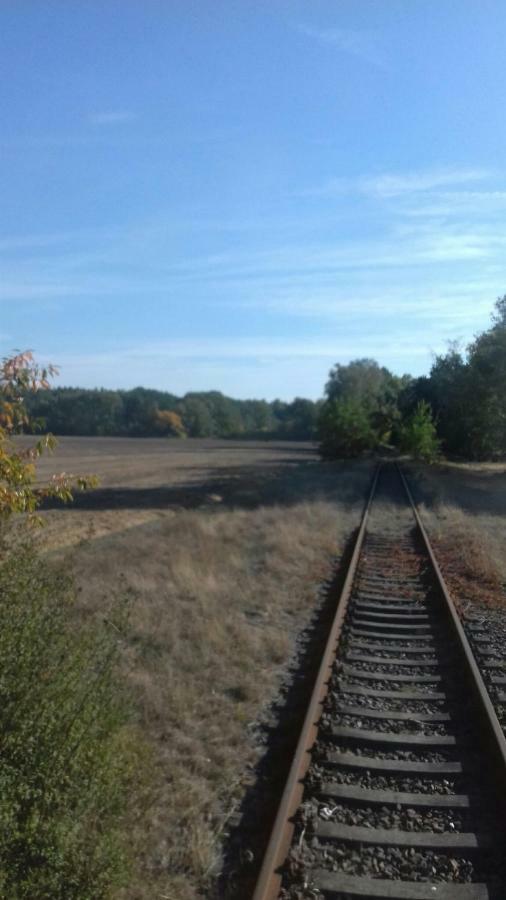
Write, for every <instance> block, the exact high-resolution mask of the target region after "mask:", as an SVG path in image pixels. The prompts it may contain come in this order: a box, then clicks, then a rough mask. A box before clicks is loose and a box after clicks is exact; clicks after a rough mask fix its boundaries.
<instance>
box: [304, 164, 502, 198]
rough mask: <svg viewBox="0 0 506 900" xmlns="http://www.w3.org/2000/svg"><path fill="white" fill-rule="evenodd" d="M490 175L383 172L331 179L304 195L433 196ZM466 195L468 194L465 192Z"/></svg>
mask: <svg viewBox="0 0 506 900" xmlns="http://www.w3.org/2000/svg"><path fill="white" fill-rule="evenodd" d="M492 175H493V173H492V172H491V171H490V170H488V169H480V168H435V169H422V170H419V171H415V172H383V173H379V174H377V175H362V176H358V177H356V178H344V177H338V178H331V179H329V180H328V181H327V182H325V184H323V185H320V187H316V188H313V189H311V188H310V189H309V190H307V191H304V194H306V195H307V196H311V195H314V196H318V197H324V196H329V197H332V196H339V195H340V194H347V193H359V194H364V195H366V196H369V197H373V198H378V199H390V198H402V197H406V196H410V195H418V194H423V193H429V192H433V191H435V190H439V189H441V188H451V187H452V186H453V185H455V186H459V185H462V184H471V183H475V182H477V181H478V182H481V181H483V180H484V179H487V178H491V177H492ZM468 193H469V194H470V193H472V192H468Z"/></svg>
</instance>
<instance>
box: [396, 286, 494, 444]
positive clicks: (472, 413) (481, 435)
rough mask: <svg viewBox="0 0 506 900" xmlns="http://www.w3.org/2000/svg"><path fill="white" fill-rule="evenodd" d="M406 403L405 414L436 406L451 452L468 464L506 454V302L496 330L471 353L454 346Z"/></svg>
mask: <svg viewBox="0 0 506 900" xmlns="http://www.w3.org/2000/svg"><path fill="white" fill-rule="evenodd" d="M404 400H405V407H406V408H405V413H409V412H412V411H413V409H414V407H415V406H416V403H417V402H418V401H419V400H426V401H427V402H429V403H430V404H431V406H432V409H433V410H434V414H435V417H436V420H437V430H438V437H439V438H440V439H441V442H442V448H443V450H444V451H445V452H446V453H449V454H453V455H457V456H461V457H464V458H468V459H494V458H501V457H504V456H505V455H506V297H502V298H500V299H499V300H498V301H497V303H496V305H495V312H494V314H493V316H492V325H491V327H490V328H489V329H488V330H486V331H484V332H483V333H482V334H479V335H478V336H477V337H476V338H475V340H474V341H473V342H472V343H471V344H470V345H469V346H468V347H467V349H466V350H465V351H462V350H461V349H460V348H459V347H458V346H457V345H456V344H451V345H450V347H449V348H448V351H447V353H446V354H443V355H440V356H437V357H436V358H435V360H434V363H433V365H432V368H431V371H430V375H429V376H428V377H426V378H419V379H417V381H416V382H415V383H414V385H413V390H412V392H411V395H410V396H409V397H405V398H404Z"/></svg>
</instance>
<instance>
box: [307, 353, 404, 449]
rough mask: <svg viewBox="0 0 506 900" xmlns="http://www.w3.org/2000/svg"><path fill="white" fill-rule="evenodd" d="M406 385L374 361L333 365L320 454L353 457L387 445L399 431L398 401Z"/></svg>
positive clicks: (328, 387)
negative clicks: (384, 444)
mask: <svg viewBox="0 0 506 900" xmlns="http://www.w3.org/2000/svg"><path fill="white" fill-rule="evenodd" d="M408 383H409V377H408V376H404V377H403V378H399V377H397V376H395V375H393V374H392V373H391V372H389V371H388V369H386V368H380V366H379V365H378V363H377V362H376V361H375V360H374V359H356V360H353V361H352V362H351V363H349V364H348V365H346V366H345V365H341V364H339V363H338V364H337V365H336V366H334V368H333V369H332V370H331V372H330V375H329V380H328V382H327V385H326V388H325V392H326V395H327V400H326V402H325V403H324V405H323V407H322V410H321V415H320V420H319V434H320V440H321V446H320V450H321V453H322V455H323V456H325V457H330V458H331V457H338V456H356V455H357V454H359V453H362V452H364V451H365V450H373V449H374V448H376V447H379V446H380V445H381V444H383V443H388V442H389V441H390V440H391V439H392V435H393V433H394V431H395V429H397V431H398V430H399V422H400V412H399V407H398V398H399V395H400V393H401V391H402V390H403V389H404V388H405V386H406V385H407V384H408Z"/></svg>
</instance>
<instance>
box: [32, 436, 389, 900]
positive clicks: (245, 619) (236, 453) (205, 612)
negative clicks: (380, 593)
mask: <svg viewBox="0 0 506 900" xmlns="http://www.w3.org/2000/svg"><path fill="white" fill-rule="evenodd" d="M372 467H373V463H372V461H361V462H355V463H322V462H321V461H320V460H319V458H318V456H317V453H316V449H315V447H314V446H313V445H311V444H295V443H288V442H286V443H285V442H265V443H262V442H255V443H253V442H224V441H221V442H220V441H210V440H206V441H196V440H187V441H177V440H156V439H154V440H151V439H146V440H144V439H140V440H130V439H114V438H102V439H97V438H77V439H76V438H62V439H61V441H60V446H59V448H58V451H57V453H56V454H55V456H54V457H52V458H50V459H46V460H44V462H43V464H42V465H41V467H40V478H41V479H42V480H43V479H46V478H48V477H50V475H51V474H54V473H57V472H61V471H62V470H65V471H67V472H78V473H93V474H96V475H98V476H99V478H100V479H101V485H100V487H99V488H98V489H97V490H94V491H91V492H89V493H86V494H82V495H79V496H78V497H77V499H76V502H75V503H74V504H73V505H72V506H69V507H53V508H51V509H47V510H46V511H45V512H44V518H45V520H46V528H45V529H43V530H42V533H41V535H40V537H39V538H38V539H39V540H40V541H41V544H42V546H43V547H44V549H45V550H46V551H47V552H50V553H51V554H56V555H57V556H60V555H62V554H65V555H66V556H67V557H68V558H69V560H70V561H71V563H72V565H73V567H74V571H75V573H76V582H77V589H78V613H79V615H80V616H83V617H88V616H99V617H107V612H108V609H109V607H110V605H111V604H112V603H114V602H115V598H119V599H120V600H121V598H122V597H124V596H128V597H130V606H131V612H130V622H129V626H128V633H126V634H124V635H122V647H123V652H122V671H123V680H124V684H125V686H126V691H127V694H128V696H129V697H130V700H131V704H132V707H133V717H134V720H135V722H136V727H137V728H138V730H139V732H140V733H141V734H142V737H143V739H144V741H145V742H146V744H147V754H148V758H149V765H148V768H149V778H148V783H147V784H146V783H145V784H143V785H142V786H141V787H140V788H139V792H138V793H137V794H136V795H135V796H133V798H132V804H131V808H130V809H129V810H128V811H127V813H126V816H125V831H126V832H127V833H128V841H129V845H130V852H131V856H132V857H133V859H134V861H135V866H134V868H135V871H134V873H133V875H132V878H131V883H130V885H129V888H128V889H127V890H126V891H124V892H123V893H122V894H121V898H122V900H148V898H149V900H152V898H170V900H195V898H198V897H200V898H202V897H205V898H208V900H209V898H218V897H219V898H220V900H223V898H225V897H230V898H231V897H234V898H237V897H238V896H241V897H244V898H245V900H247V897H248V896H250V888H251V886H252V884H253V882H254V876H255V872H256V867H257V865H258V862H259V859H260V856H261V850H262V841H264V840H265V838H266V837H267V833H268V830H269V827H270V824H271V822H270V819H269V817H270V816H272V814H273V812H274V810H275V801H276V790H278V789H279V785H278V784H277V782H276V772H275V771H274V770H275V767H276V764H277V765H278V766H279V765H280V760H281V762H282V763H283V768H284V766H285V760H286V755H287V753H290V746H291V745H290V741H292V740H293V739H294V738H295V735H296V733H297V731H298V727H299V726H298V722H297V715H299V711H298V709H297V702H295V706H294V708H293V709H292V708H291V707H290V703H291V702H293V699H294V697H295V699H296V701H298V702H299V706H300V699H301V697H302V693H303V691H302V690H301V682H300V680H299V679H300V672H301V670H304V671H306V670H307V668H308V657H309V658H310V657H313V656H314V657H315V658H317V657H318V647H317V644H314V640H315V634H316V636H317V632H318V622H319V621H320V620H321V616H322V615H323V614H325V615H328V614H329V611H331V609H332V608H333V603H334V597H333V595H332V592H331V591H330V593H329V590H330V589H329V590H327V591H326V590H325V588H326V587H327V588H329V585H331V583H332V579H333V577H334V575H335V573H336V570H337V569H338V567H339V562H340V559H341V556H342V554H343V552H345V548H346V546H347V543H348V542H349V538H350V535H351V534H352V532H353V531H354V529H355V528H356V527H357V526H358V523H359V520H360V515H361V512H362V509H363V505H364V500H365V496H366V494H367V490H368V486H369V484H370V479H371V472H372ZM319 617H320V619H319ZM315 647H316V650H315ZM294 686H295V688H296V690H295V689H294ZM301 710H302V711H303V705H302V707H301ZM276 760H277V763H276Z"/></svg>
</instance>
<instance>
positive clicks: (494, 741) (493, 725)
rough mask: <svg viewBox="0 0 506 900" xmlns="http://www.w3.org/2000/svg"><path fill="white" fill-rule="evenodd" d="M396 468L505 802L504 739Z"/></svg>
mask: <svg viewBox="0 0 506 900" xmlns="http://www.w3.org/2000/svg"><path fill="white" fill-rule="evenodd" d="M396 468H397V471H398V473H399V475H400V478H401V481H402V483H403V485H404V489H405V491H406V494H407V497H408V500H409V502H410V504H411V509H412V512H413V515H414V517H415V520H416V524H417V526H418V530H419V532H420V534H421V537H422V540H423V545H424V549H425V550H426V552H427V554H428V556H429V558H430V561H431V564H432V568H433V570H434V574H435V576H436V581H437V584H438V588H439V590H440V591H441V594H442V596H443V599H444V603H445V609H446V613H447V616H448V618H449V621H450V624H451V627H452V628H453V631H454V634H455V637H456V641H457V646H458V648H459V650H460V654H461V658H462V661H463V663H464V667H465V669H464V673H465V676H466V677H467V680H468V682H469V685H470V688H471V690H472V692H473V694H474V697H475V700H476V701H477V707H476V709H477V712H478V713H479V715H480V718H481V720H482V724H483V727H484V735H485V737H486V739H487V741H488V742H489V746H490V749H491V751H492V754H493V757H494V760H495V767H496V781H497V782H499V783H498V787H500V789H501V793H502V794H503V795H504V799H505V800H506V738H505V737H504V732H503V730H502V728H501V725H500V723H499V720H498V718H497V715H496V712H495V709H494V707H493V704H492V701H491V700H490V695H489V693H488V690H487V686H486V684H485V682H484V680H483V676H482V674H481V672H480V670H479V667H478V664H477V662H476V659H475V656H474V653H473V650H472V647H471V645H470V643H469V641H468V639H467V635H466V633H465V631H464V628H463V626H462V623H461V621H460V617H459V614H458V612H457V609H456V607H455V603H454V601H453V599H452V597H451V594H450V592H449V590H448V588H447V586H446V583H445V580H444V578H443V573H442V572H441V569H440V567H439V563H438V561H437V559H436V556H435V553H434V550H433V549H432V546H431V543H430V541H429V537H428V534H427V531H426V530H425V526H424V524H423V522H422V519H421V517H420V513H419V512H418V507H417V505H416V503H415V501H414V499H413V495H412V493H411V490H410V487H409V485H408V482H407V480H406V477H405V475H404V472H403V471H402V469H401V467H400V466H399V464H398V463H396Z"/></svg>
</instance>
